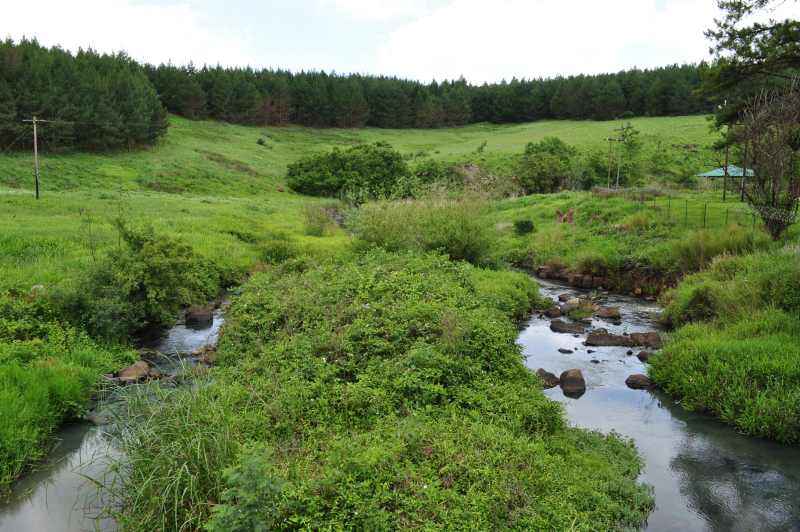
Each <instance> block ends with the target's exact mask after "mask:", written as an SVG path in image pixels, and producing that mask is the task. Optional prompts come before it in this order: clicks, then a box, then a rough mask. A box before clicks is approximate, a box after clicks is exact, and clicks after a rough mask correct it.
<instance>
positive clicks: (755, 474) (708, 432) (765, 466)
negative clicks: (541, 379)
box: [518, 281, 800, 532]
mask: <svg viewBox="0 0 800 532" xmlns="http://www.w3.org/2000/svg"><path fill="white" fill-rule="evenodd" d="M539 283H540V285H541V288H542V293H543V295H545V296H547V297H549V298H551V299H553V300H554V301H556V300H557V298H558V295H559V294H563V293H569V294H572V295H578V294H580V292H581V291H578V290H575V289H572V288H569V287H564V286H559V285H556V284H552V283H548V282H546V281H539ZM603 304H604V305H608V306H614V307H619V308H620V310H621V313H622V324H621V325H613V324H611V323H609V322H606V321H603V320H596V319H595V320H592V326H593V327H603V328H605V329H607V330H608V331H609V332H612V333H616V334H621V333H623V332H638V331H652V330H657V329H658V322H657V318H658V313H659V311H660V309H659V308H658V307H656V306H655V305H654V304H650V303H646V302H643V301H641V300H637V299H633V298H629V297H624V296H615V295H609V296H607V297H606V298H605V299H604V302H603ZM585 337H586V335H585V334H583V335H580V336H579V337H577V338H576V337H575V336H573V335H572V334H559V333H554V332H552V331H551V330H550V320H549V319H546V318H540V317H533V318H532V319H531V320H530V322H529V323H528V324H527V326H526V327H525V328H524V330H523V331H522V333H521V334H520V336H519V340H518V341H519V343H520V344H521V345H522V347H523V353H524V355H525V356H526V364H527V366H528V367H529V368H530V369H531V370H533V371H536V370H537V369H538V368H544V369H546V370H547V371H550V372H552V373H555V374H556V375H559V374H560V373H561V372H562V371H564V370H567V369H572V368H578V369H580V370H581V371H582V372H583V374H584V377H585V379H586V393H585V394H584V395H583V396H581V397H580V398H578V399H570V398H567V397H565V396H564V394H563V392H562V391H561V389H560V388H558V387H556V388H552V389H550V390H546V391H545V393H546V394H547V395H548V396H549V397H551V398H552V399H555V400H557V401H560V402H562V403H563V404H564V406H565V410H566V414H567V418H568V420H569V422H570V423H571V424H572V425H574V426H577V427H581V428H587V429H594V430H599V431H602V432H610V431H612V430H613V431H616V432H617V433H619V434H621V435H623V436H625V437H628V438H632V439H633V440H634V442H635V443H636V446H637V448H638V450H639V454H640V455H641V457H642V459H643V461H644V470H643V472H642V475H641V480H642V481H643V482H646V483H647V484H650V485H651V486H653V489H654V492H655V500H656V508H655V510H654V511H653V513H652V514H651V515H650V518H649V520H648V524H647V530H652V531H676V532H677V531H681V532H686V531H696V530H697V531H699V530H703V531H705V530H713V531H726V532H727V531H780V532H798V531H800V448H797V447H790V446H784V445H779V444H776V443H773V442H770V441H767V440H762V439H757V438H751V437H748V436H744V435H741V434H739V433H737V432H736V431H735V430H734V429H733V428H731V427H729V426H727V425H723V424H722V423H720V422H718V421H716V420H715V419H713V418H711V417H709V416H706V415H703V414H697V413H691V412H687V411H685V410H683V409H682V408H681V407H680V406H679V405H676V404H675V403H674V402H673V401H672V400H671V399H670V398H669V397H666V396H665V395H663V394H662V393H660V392H658V391H655V390H652V391H647V390H632V389H629V388H628V387H627V386H626V385H625V379H626V378H627V377H628V376H629V375H631V374H634V373H646V368H645V367H644V364H643V363H642V362H640V361H639V360H638V359H637V357H636V356H630V355H628V354H627V352H628V350H629V348H627V347H586V346H584V345H583V341H584V340H585ZM558 349H568V350H573V351H574V352H573V353H571V354H563V353H561V352H559V351H558ZM589 350H592V351H593V352H591V353H590V352H589ZM635 351H636V352H638V349H635ZM592 360H594V361H595V362H592ZM598 362H599V363H598Z"/></svg>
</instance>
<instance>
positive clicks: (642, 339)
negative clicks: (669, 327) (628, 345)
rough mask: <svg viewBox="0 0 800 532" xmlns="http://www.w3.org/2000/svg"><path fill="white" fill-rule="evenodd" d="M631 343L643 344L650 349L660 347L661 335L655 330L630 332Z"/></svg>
mask: <svg viewBox="0 0 800 532" xmlns="http://www.w3.org/2000/svg"><path fill="white" fill-rule="evenodd" d="M631 341H632V342H633V345H643V346H645V347H649V348H650V349H661V335H660V334H658V333H657V332H644V333H631Z"/></svg>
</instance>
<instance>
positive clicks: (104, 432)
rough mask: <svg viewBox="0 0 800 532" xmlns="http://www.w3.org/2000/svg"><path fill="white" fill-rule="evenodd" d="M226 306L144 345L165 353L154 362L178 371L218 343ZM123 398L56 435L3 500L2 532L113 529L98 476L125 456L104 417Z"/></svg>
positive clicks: (167, 371) (97, 408) (107, 472)
mask: <svg viewBox="0 0 800 532" xmlns="http://www.w3.org/2000/svg"><path fill="white" fill-rule="evenodd" d="M222 322H223V315H222V309H217V310H215V311H214V319H213V322H212V324H211V325H210V326H208V327H204V328H199V329H196V328H191V327H187V326H186V325H184V324H182V323H180V324H178V325H176V326H175V327H173V328H172V329H170V330H169V331H167V332H166V334H163V335H159V336H158V337H157V338H154V339H152V342H148V344H147V345H146V347H148V348H152V349H155V350H156V351H158V352H160V353H161V354H162V355H163V356H159V357H156V358H155V359H153V360H152V361H151V363H152V364H153V365H154V366H156V367H157V368H158V369H159V370H160V371H161V373H162V374H164V375H175V374H176V373H178V372H180V371H181V368H182V367H183V365H184V364H192V363H194V361H193V360H192V359H191V358H187V357H186V356H185V355H187V354H189V353H191V352H192V351H195V350H196V349H199V348H202V347H204V346H207V345H215V344H216V342H217V337H218V335H219V329H220V327H221V326H222ZM118 403H119V398H118V397H115V396H114V395H113V394H112V396H111V397H109V398H107V399H106V400H103V401H100V402H98V404H97V405H95V407H94V408H93V409H92V412H91V417H92V418H94V419H95V420H99V423H100V424H96V423H90V422H88V421H81V422H74V423H68V424H66V425H65V426H64V427H62V429H61V430H60V431H59V433H58V434H57V435H56V440H57V444H56V445H55V448H54V449H53V450H52V452H51V453H50V454H49V455H48V457H47V459H46V460H44V462H43V463H41V464H39V465H37V466H36V467H35V469H34V470H33V471H31V472H30V473H28V474H27V475H25V476H24V477H23V478H22V479H21V480H20V481H19V482H17V484H16V485H15V486H14V487H13V495H12V496H11V499H10V501H8V502H7V503H5V504H2V505H0V532H40V531H41V532H83V531H91V530H102V531H108V530H115V529H116V525H115V523H114V521H113V520H111V519H101V518H98V517H97V516H98V515H100V514H101V511H102V508H103V501H102V500H99V499H98V491H97V489H96V487H95V481H96V482H104V480H105V478H106V476H107V475H110V472H111V467H113V464H114V462H115V461H116V460H118V459H119V458H120V457H121V453H120V451H119V450H118V449H117V448H115V446H114V439H113V438H112V437H111V436H110V435H109V432H111V431H110V426H109V425H107V424H104V423H105V421H104V420H105V419H113V417H114V416H109V415H108V413H109V411H111V410H113V409H114V407H115V405H117V404H118Z"/></svg>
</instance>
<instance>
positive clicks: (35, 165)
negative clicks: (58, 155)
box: [23, 115, 50, 200]
mask: <svg viewBox="0 0 800 532" xmlns="http://www.w3.org/2000/svg"><path fill="white" fill-rule="evenodd" d="M49 121H50V120H39V119H38V118H36V115H33V120H23V122H31V123H32V124H33V175H34V180H35V182H36V199H37V200H38V199H39V139H38V137H37V134H36V124H40V123H43V122H49Z"/></svg>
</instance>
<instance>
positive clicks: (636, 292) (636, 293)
mask: <svg viewBox="0 0 800 532" xmlns="http://www.w3.org/2000/svg"><path fill="white" fill-rule="evenodd" d="M633 295H635V296H637V297H638V296H641V295H642V289H641V288H639V287H638V286H637V287H636V288H634V289H633Z"/></svg>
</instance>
